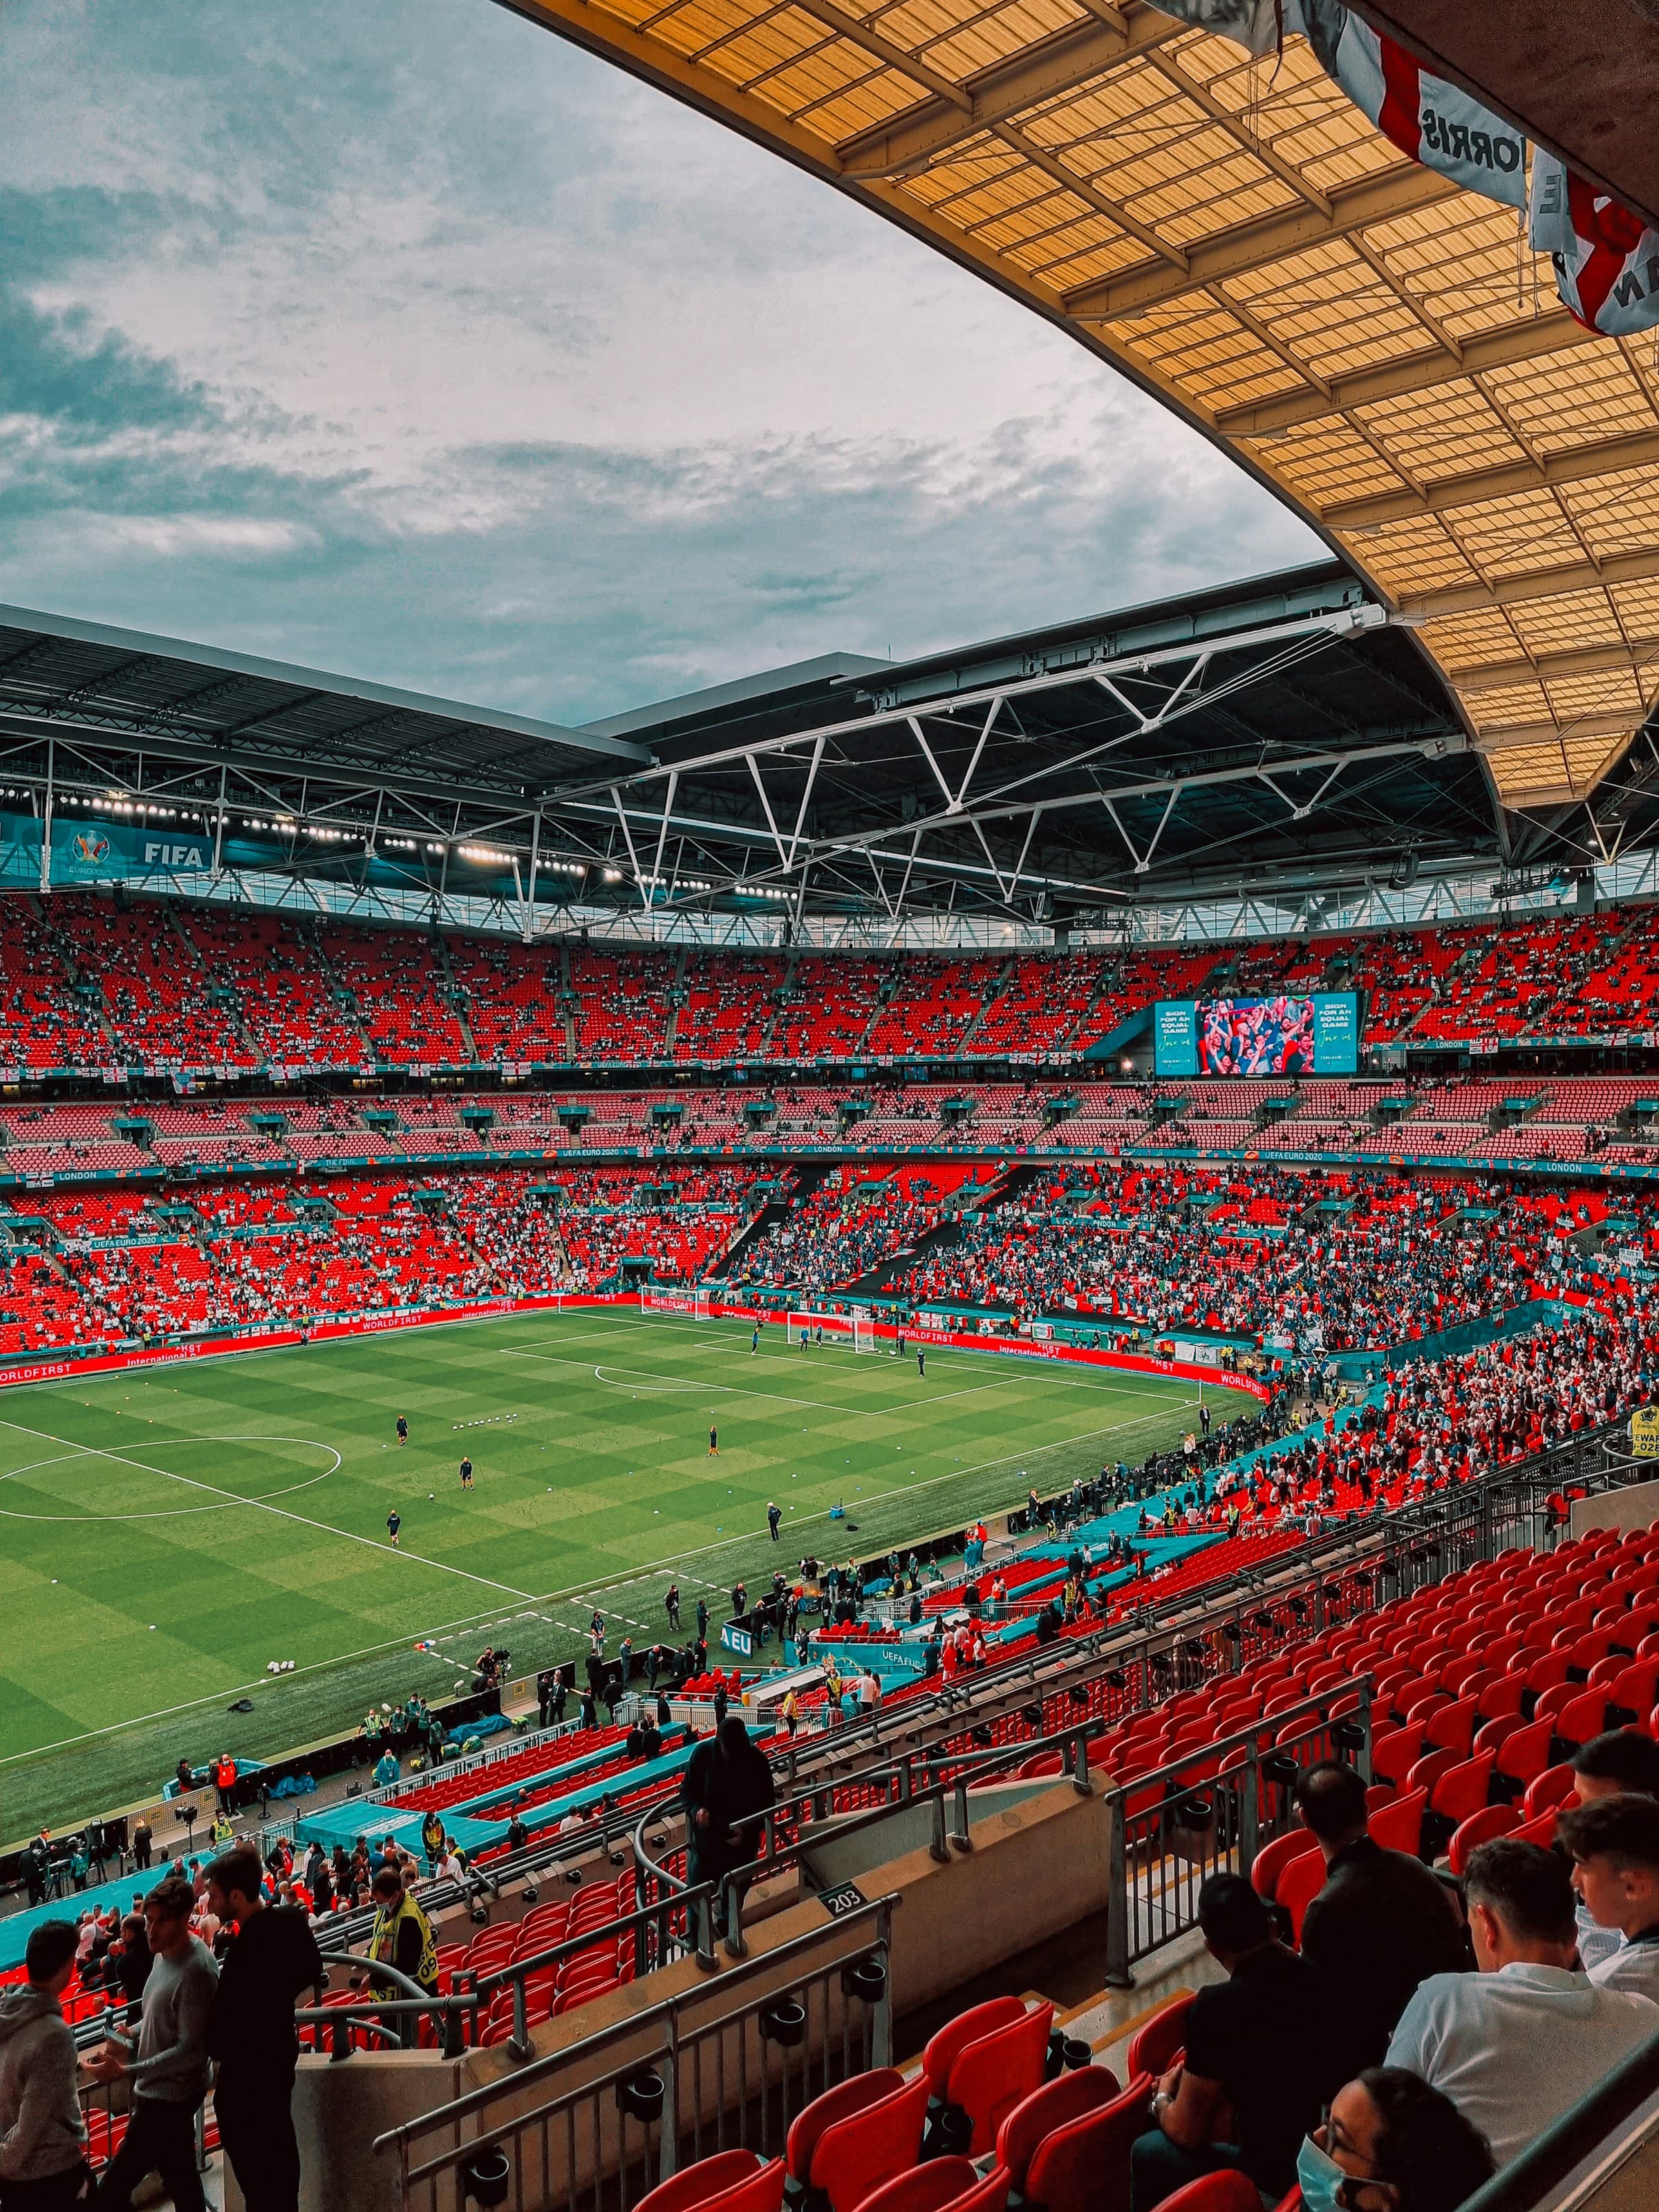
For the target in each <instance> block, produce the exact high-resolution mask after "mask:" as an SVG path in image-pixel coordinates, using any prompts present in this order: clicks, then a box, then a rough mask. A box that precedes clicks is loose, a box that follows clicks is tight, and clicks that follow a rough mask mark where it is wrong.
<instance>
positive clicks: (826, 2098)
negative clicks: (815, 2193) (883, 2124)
mask: <svg viewBox="0 0 1659 2212" xmlns="http://www.w3.org/2000/svg"><path fill="white" fill-rule="evenodd" d="M902 2087H904V2076H903V2075H902V2074H901V2073H900V2072H899V2070H898V2069H897V2067H896V2066H876V2067H872V2069H871V2070H870V2071H869V2073H867V2074H854V2075H852V2076H851V2077H850V2078H849V2079H848V2080H847V2081H838V2082H837V2083H836V2086H835V2087H834V2088H833V2089H826V2090H825V2091H824V2093H823V2095H822V2096H821V2097H814V2098H813V2100H812V2101H811V2104H810V2105H805V2106H803V2107H802V2108H801V2110H800V2111H799V2112H797V2113H796V2115H795V2117H794V2119H793V2122H792V2123H791V2124H790V2129H789V2134H788V2137H787V2141H786V2142H785V2144H784V2158H785V2160H786V2162H787V2166H788V2168H789V2172H790V2177H791V2179H793V2180H795V2181H799V2182H800V2183H801V2184H802V2185H803V2186H804V2185H805V2182H806V2181H807V2179H808V2178H809V2176H810V2175H811V2171H812V2155H813V2153H814V2152H815V2151H816V2150H817V2147H818V2138H819V2137H820V2136H822V2135H823V2132H824V2130H825V2129H826V2128H832V2127H834V2126H835V2125H836V2123H837V2122H838V2121H840V2120H847V2119H851V2118H852V2117H853V2115H854V2112H862V2111H863V2110H864V2108H865V2106H866V2105H874V2104H878V2103H879V2102H880V2100H882V2098H884V2097H890V2096H891V2095H892V2094H893V2092H894V2091H895V2090H896V2089H902Z"/></svg>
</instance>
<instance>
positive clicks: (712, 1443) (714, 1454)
mask: <svg viewBox="0 0 1659 2212" xmlns="http://www.w3.org/2000/svg"><path fill="white" fill-rule="evenodd" d="M708 1456H709V1458H710V1459H718V1458H719V1457H720V1431H719V1430H718V1429H717V1428H715V1427H714V1426H713V1425H712V1424H711V1425H710V1427H709V1431H708Z"/></svg>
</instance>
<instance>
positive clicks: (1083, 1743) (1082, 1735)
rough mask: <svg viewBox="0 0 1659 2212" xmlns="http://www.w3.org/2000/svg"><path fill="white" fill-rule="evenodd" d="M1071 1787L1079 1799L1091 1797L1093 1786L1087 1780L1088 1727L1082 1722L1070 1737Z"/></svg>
mask: <svg viewBox="0 0 1659 2212" xmlns="http://www.w3.org/2000/svg"><path fill="white" fill-rule="evenodd" d="M1072 1787H1073V1790H1076V1791H1077V1793H1078V1795H1079V1797H1092V1796H1093V1795H1094V1784H1092V1783H1091V1781H1090V1779H1089V1727H1088V1723H1087V1722H1086V1721H1085V1722H1084V1723H1082V1724H1081V1725H1080V1726H1079V1728H1078V1729H1077V1730H1076V1732H1075V1734H1074V1735H1073V1737H1072Z"/></svg>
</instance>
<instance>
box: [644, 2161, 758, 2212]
mask: <svg viewBox="0 0 1659 2212" xmlns="http://www.w3.org/2000/svg"><path fill="white" fill-rule="evenodd" d="M760 2170H761V2161H760V2160H759V2159H758V2158H757V2156H756V2154H755V2153H754V2152H753V2151H752V2150H720V2151H716V2152H714V2154H713V2156H712V2157H709V2158H700V2159H699V2160H697V2162H696V2165H695V2166H687V2167H686V2169H685V2171H684V2173H677V2174H675V2175H673V2176H672V2178H671V2179H669V2180H667V2181H662V2182H659V2183H658V2185H657V2186H656V2187H655V2188H654V2189H653V2191H651V2192H650V2194H649V2195H648V2196H646V2197H641V2199H640V2201H639V2203H637V2204H636V2205H635V2207H634V2212H696V2208H697V2207H699V2206H701V2205H703V2204H706V2203H708V2201H709V2199H710V2198H711V2197H719V2196H720V2195H722V2194H723V2193H724V2191H726V2190H728V2189H732V2188H735V2187H736V2186H737V2185H738V2183H739V2182H742V2181H748V2180H750V2179H753V2177H754V2176H755V2175H756V2174H757V2173H758V2172H760Z"/></svg>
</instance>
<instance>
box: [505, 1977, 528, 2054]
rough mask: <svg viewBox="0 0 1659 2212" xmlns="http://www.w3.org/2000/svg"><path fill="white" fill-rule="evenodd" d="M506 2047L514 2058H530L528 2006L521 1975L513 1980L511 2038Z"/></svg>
mask: <svg viewBox="0 0 1659 2212" xmlns="http://www.w3.org/2000/svg"><path fill="white" fill-rule="evenodd" d="M507 2049H508V2050H509V2051H511V2052H512V2053H513V2057H515V2058H528V2057H530V2005H529V2001H528V1999H527V1998H526V1995H525V1987H524V1976H523V1975H522V1974H515V1975H514V1976H513V2038H512V2040H511V2042H509V2043H508V2045H507Z"/></svg>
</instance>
